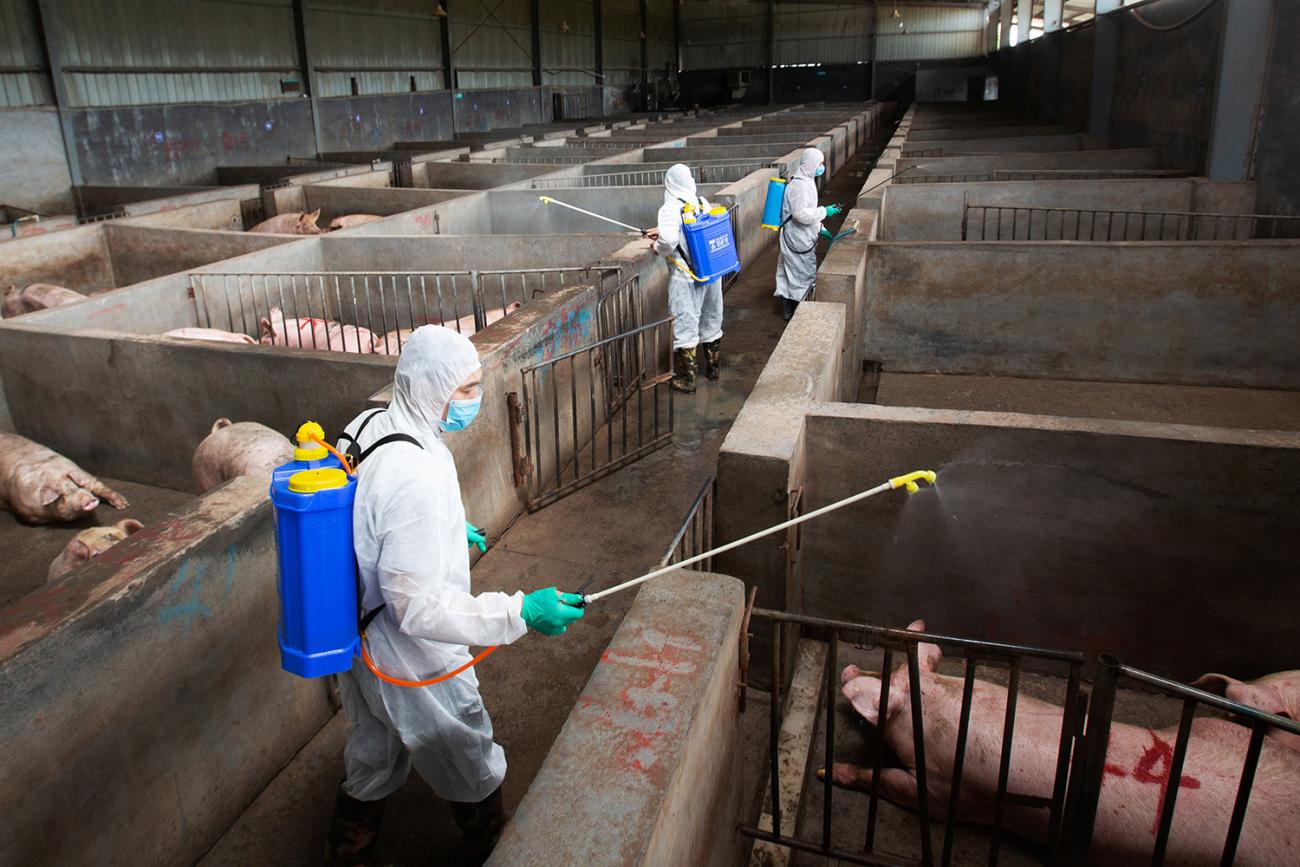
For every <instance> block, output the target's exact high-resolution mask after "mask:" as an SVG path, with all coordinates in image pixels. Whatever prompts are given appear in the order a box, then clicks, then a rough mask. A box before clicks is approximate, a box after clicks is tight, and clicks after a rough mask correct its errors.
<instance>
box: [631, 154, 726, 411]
mask: <svg viewBox="0 0 1300 867" xmlns="http://www.w3.org/2000/svg"><path fill="white" fill-rule="evenodd" d="M711 207H712V205H710V204H709V203H708V202H707V201H706V200H705V199H704V198H703V197H702V196H699V195H697V194H696V192H695V178H694V177H692V176H691V170H690V168H689V167H688V166H684V165H682V164H681V163H678V164H677V165H675V166H673V167H672V168H670V169H668V171H667V172H666V173H665V174H664V203H663V205H662V206H660V208H659V219H658V224H657V225H656V226H655V228H653V229H650V230H648V231H647V232H646V235H647V236H648V237H649V238H650V249H651V250H653V251H654V253H655V255H656V256H660V257H662V258H664V259H666V260H670V261H669V263H668V273H669V276H668V308H669V310H670V311H671V312H672V314H673V388H675V389H677V390H678V391H681V392H685V393H686V394H694V393H695V377H696V371H697V370H698V367H699V361H698V359H697V358H696V349H697V347H698V346H700V345H701V344H703V346H704V363H705V375H706V376H707V377H708V378H709V379H710V380H711V381H713V382H717V381H718V379H719V377H721V375H722V278H718V279H717V280H713V281H711V282H709V283H696V282H695V281H694V280H693V279H691V276H690V275H689V274H688V273H686V271H685V270H683V268H682V267H681V266H685V267H687V268H689V267H691V264H690V262H688V261H687V258H686V253H685V247H684V245H683V242H682V216H683V213H684V212H686V213H697V214H698V213H707V212H708V210H709V208H711ZM688 208H689V209H690V210H689V211H686V209H688Z"/></svg>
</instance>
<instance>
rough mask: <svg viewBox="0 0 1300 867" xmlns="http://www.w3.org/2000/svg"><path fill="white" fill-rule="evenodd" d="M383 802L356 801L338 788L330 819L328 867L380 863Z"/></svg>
mask: <svg viewBox="0 0 1300 867" xmlns="http://www.w3.org/2000/svg"><path fill="white" fill-rule="evenodd" d="M383 821H384V801H383V800H382V799H381V800H378V801H358V800H357V799H356V798H353V797H351V796H350V795H347V794H345V793H344V792H343V790H342V789H339V793H338V796H337V797H336V798H335V799H334V816H333V817H332V818H331V819H330V834H329V850H328V852H327V853H326V859H325V863H326V864H328V865H329V867H362V865H371V864H377V863H379V829H380V826H381V825H382V824H383Z"/></svg>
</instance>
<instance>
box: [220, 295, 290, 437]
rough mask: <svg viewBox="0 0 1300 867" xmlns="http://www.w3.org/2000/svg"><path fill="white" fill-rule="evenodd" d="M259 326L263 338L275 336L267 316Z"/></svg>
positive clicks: (261, 320)
mask: <svg viewBox="0 0 1300 867" xmlns="http://www.w3.org/2000/svg"><path fill="white" fill-rule="evenodd" d="M257 326H258V330H259V331H260V332H261V333H262V336H263V337H274V336H275V329H273V328H272V327H271V320H270V319H267V318H266V317H265V316H263V317H262V318H261V319H259V320H257ZM213 429H214V430H215V429H216V425H213Z"/></svg>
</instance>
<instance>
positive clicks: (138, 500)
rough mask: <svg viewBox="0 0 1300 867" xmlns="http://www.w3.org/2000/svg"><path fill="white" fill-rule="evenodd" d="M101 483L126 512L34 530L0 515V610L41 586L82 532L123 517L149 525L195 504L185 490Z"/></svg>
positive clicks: (104, 509)
mask: <svg viewBox="0 0 1300 867" xmlns="http://www.w3.org/2000/svg"><path fill="white" fill-rule="evenodd" d="M100 481H102V482H103V483H104V484H106V485H108V486H109V487H110V488H112V489H113V490H115V491H117V492H118V493H119V494H121V495H122V496H124V497H126V499H127V500H128V501H129V502H130V503H131V505H130V507H129V508H126V509H123V510H122V511H120V512H119V511H118V510H117V509H114V508H112V507H111V506H107V505H105V506H101V507H100V508H99V509H97V510H96V511H95V514H94V515H93V516H91V517H89V518H85V519H82V520H80V521H76V522H73V523H70V524H44V525H41V526H39V527H32V526H29V525H27V524H23V523H21V522H19V521H18V519H17V518H15V517H14V516H13V514H11V513H9V512H5V513H4V514H0V551H4V552H5V564H4V569H3V570H2V571H0V608H4V607H6V606H8V605H9V604H10V603H12V602H14V601H15V600H17V599H21V598H22V597H24V596H26V595H27V594H28V593H31V592H32V591H33V590H36V589H37V588H39V587H43V586H45V580H46V579H45V576H46V573H47V572H48V570H49V568H50V562H51V561H52V560H53V559H54V558H55V557H58V556H59V555H61V554H62V553H63V549H64V548H66V547H67V546H68V542H70V541H71V540H72V537H73V536H76V535H77V534H78V533H80V532H81V531H82V530H87V529H89V528H91V527H98V526H103V525H106V524H115V523H117V522H118V521H120V520H122V519H123V518H135V519H136V520H138V521H140V522H141V523H143V524H150V523H152V522H154V521H157V520H158V519H159V518H161V517H163V516H164V515H166V514H167V513H168V512H170V511H172V510H174V509H178V508H180V507H181V506H183V505H184V504H185V503H187V502H189V501H190V500H192V499H194V494H192V493H186V492H184V491H173V490H169V489H168V488H157V487H154V486H152V485H141V484H137V483H135V482H123V481H119V480H117V479H101V480H100Z"/></svg>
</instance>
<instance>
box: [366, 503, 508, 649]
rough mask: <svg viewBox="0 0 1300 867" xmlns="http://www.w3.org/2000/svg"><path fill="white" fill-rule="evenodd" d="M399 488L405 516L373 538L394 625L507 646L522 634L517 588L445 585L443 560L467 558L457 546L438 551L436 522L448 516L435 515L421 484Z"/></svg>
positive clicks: (453, 640)
mask: <svg viewBox="0 0 1300 867" xmlns="http://www.w3.org/2000/svg"><path fill="white" fill-rule="evenodd" d="M404 487H405V488H406V490H405V491H403V493H404V494H407V495H408V496H405V497H398V498H395V499H397V500H400V501H401V502H402V503H403V508H402V512H403V515H404V516H405V518H406V519H405V520H404V521H403V523H400V524H397V525H395V526H392V527H388V528H386V529H384V530H383V531H382V532H381V533H380V538H379V545H380V553H379V563H378V575H379V588H380V592H381V593H382V594H383V597H384V601H385V602H387V603H388V605H389V607H390V608H391V609H392V613H393V615H394V619H395V620H396V621H397V624H398V628H399V629H400V630H401V631H402V632H405V633H406V634H407V635H411V636H414V637H416V638H427V639H430V640H432V641H442V642H445V643H447V644H471V645H475V646H478V647H486V646H487V645H491V644H509V643H511V642H512V641H515V640H516V639H518V638H519V637H520V636H522V635H523V634H524V633H525V632H527V631H528V626H527V625H526V624H525V623H524V621H523V617H522V616H521V612H522V609H523V604H524V594H523V592H522V591H520V592H517V593H514V594H513V595H511V594H506V593H480V594H479V595H477V596H475V595H473V594H471V593H465V592H462V591H459V590H454V589H451V588H449V587H448V586H447V584H448V582H447V580H446V573H447V571H448V566H449V565H450V560H449V559H448V558H451V557H467V554H466V551H465V548H463V547H462V548H460V549H458V550H450V551H447V550H440V548H441V547H442V546H440V545H438V544H437V542H436V540H437V539H438V538H439V537H443V538H445V536H443V534H440V533H439V532H438V529H437V528H438V526H439V525H440V524H442V523H443V522H445V521H448V520H453V519H452V518H451V516H448V515H443V514H439V513H438V510H437V507H436V501H435V500H434V498H432V497H425V496H421V495H420V489H421V487H422V486H420V485H406V486H404ZM412 495H413V496H412Z"/></svg>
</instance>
